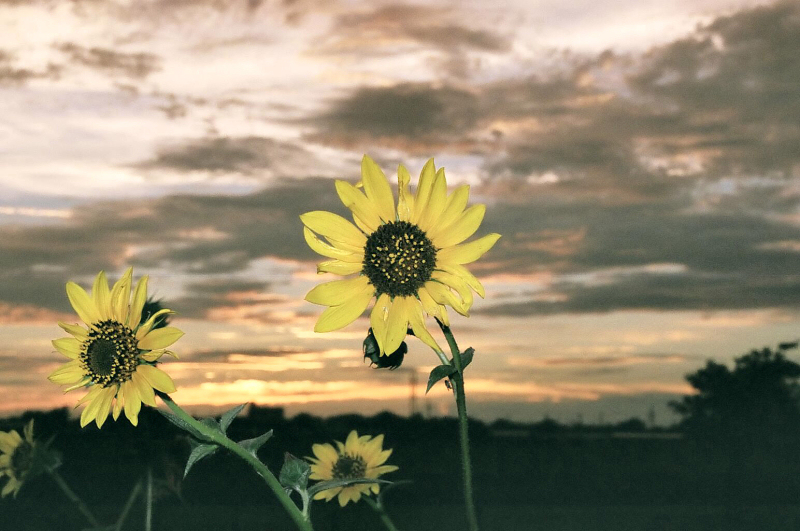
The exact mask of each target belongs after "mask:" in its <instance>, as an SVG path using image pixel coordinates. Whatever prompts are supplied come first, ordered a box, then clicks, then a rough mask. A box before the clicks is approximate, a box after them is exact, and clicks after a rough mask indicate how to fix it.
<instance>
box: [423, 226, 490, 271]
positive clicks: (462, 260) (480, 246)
mask: <svg viewBox="0 0 800 531" xmlns="http://www.w3.org/2000/svg"><path fill="white" fill-rule="evenodd" d="M499 239H500V235H499V234H496V233H493V234H487V235H486V236H484V237H482V238H478V239H477V240H475V241H471V242H469V243H462V244H460V245H456V246H453V247H447V248H446V249H442V250H440V251H439V252H437V253H436V263H441V264H469V263H470V262H474V261H475V260H477V259H478V258H480V257H481V256H483V254H484V253H485V252H486V251H488V250H489V249H491V248H492V246H493V245H494V244H495V243H496V242H497V240H499Z"/></svg>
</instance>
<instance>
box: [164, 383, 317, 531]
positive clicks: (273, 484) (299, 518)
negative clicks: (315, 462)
mask: <svg viewBox="0 0 800 531" xmlns="http://www.w3.org/2000/svg"><path fill="white" fill-rule="evenodd" d="M158 396H159V397H161V400H163V401H164V403H165V404H167V407H169V409H170V410H171V411H172V412H173V413H174V414H175V415H177V416H178V417H180V419H181V420H183V421H184V422H186V423H187V424H188V425H189V426H191V427H192V428H194V429H195V430H197V431H198V432H200V433H201V434H203V436H205V437H206V438H207V439H208V440H209V441H211V442H214V443H215V444H218V445H219V446H222V447H223V448H227V449H228V450H230V451H231V452H233V453H234V454H236V455H237V456H239V457H241V458H242V459H244V460H245V461H246V462H247V464H249V465H250V466H252V467H253V469H254V470H255V471H256V473H257V474H258V475H259V476H261V478H262V479H263V480H264V481H265V482H266V483H267V486H268V487H269V488H270V489H271V490H272V492H273V494H275V496H276V497H277V498H278V501H279V502H280V504H281V505H282V506H283V508H284V509H286V512H288V513H289V516H290V517H291V519H292V521H294V523H295V525H296V526H297V528H298V529H300V530H301V531H313V528H312V527H311V522H310V521H309V520H307V519H306V517H305V516H304V515H303V513H302V512H301V511H300V509H298V508H297V505H295V504H294V502H293V501H292V500H291V498H289V495H288V494H287V493H286V491H285V490H283V487H282V486H281V484H280V482H279V481H278V479H277V478H276V477H275V476H274V475H273V474H272V472H270V470H269V469H268V468H267V467H266V466H265V465H264V463H262V462H261V461H260V460H259V459H258V458H257V457H256V456H255V455H253V454H251V453H250V452H248V451H247V450H245V449H244V448H242V447H241V446H239V445H238V444H236V443H235V442H233V441H232V440H230V439H229V438H227V437H226V436H225V435H223V434H222V433H221V432H219V431H216V430H213V429H211V428H209V427H208V426H206V425H205V424H203V423H202V422H198V421H197V419H195V418H194V417H192V416H191V415H189V414H188V413H186V412H185V411H184V410H183V409H181V407H180V406H179V405H178V404H176V403H175V402H173V401H172V399H171V398H170V397H169V395H168V394H166V393H161V392H158Z"/></svg>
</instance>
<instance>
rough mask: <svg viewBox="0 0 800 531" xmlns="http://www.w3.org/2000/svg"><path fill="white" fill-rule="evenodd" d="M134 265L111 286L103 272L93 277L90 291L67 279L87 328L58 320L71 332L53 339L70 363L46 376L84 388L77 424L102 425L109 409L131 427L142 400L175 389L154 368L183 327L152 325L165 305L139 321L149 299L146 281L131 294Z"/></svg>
mask: <svg viewBox="0 0 800 531" xmlns="http://www.w3.org/2000/svg"><path fill="white" fill-rule="evenodd" d="M132 276H133V270H132V269H131V268H129V269H128V270H127V271H126V272H125V274H124V275H122V278H120V279H119V280H118V281H117V282H116V283H115V284H114V286H113V287H112V288H111V289H109V286H108V281H107V280H106V275H105V273H104V272H102V271H101V272H100V273H99V274H98V275H97V277H96V278H95V280H94V286H93V287H92V293H91V295H89V294H88V293H87V292H86V291H84V289H83V288H82V287H80V286H79V285H78V284H76V283H74V282H67V297H68V298H69V301H70V303H71V304H72V307H73V308H74V309H75V312H76V313H77V314H78V317H80V319H81V320H82V321H83V323H84V324H85V325H86V328H84V327H83V326H80V325H78V324H67V323H58V326H60V327H61V328H62V329H64V330H65V331H66V332H68V333H69V334H70V337H65V338H61V339H56V340H54V341H53V346H54V347H55V348H56V350H57V351H58V352H60V353H61V354H63V355H64V356H66V357H67V358H69V360H70V361H69V362H67V363H66V364H65V365H62V366H61V367H59V368H58V369H56V370H55V371H54V372H53V373H52V374H50V376H49V377H48V378H49V380H50V381H51V382H54V383H57V384H66V385H69V387H68V388H67V389H66V390H67V391H71V390H73V389H78V388H81V387H85V388H88V393H86V395H85V396H84V397H83V398H82V399H81V400H80V401H79V402H78V405H81V404H84V403H85V404H86V407H85V408H84V409H83V412H82V413H81V427H83V426H86V425H87V424H89V423H90V422H92V421H93V420H94V421H95V422H96V424H97V427H98V428H99V427H102V426H103V423H104V422H105V421H106V419H107V418H108V415H109V413H111V415H112V416H113V418H114V420H117V418H118V417H119V414H120V413H121V412H122V410H123V409H124V410H125V416H126V417H128V420H130V422H131V424H133V425H134V426H135V425H137V424H138V422H139V417H138V415H139V411H140V410H141V406H142V404H147V405H149V406H155V405H156V403H155V390H157V391H161V392H164V393H171V392H174V391H175V384H174V383H173V382H172V379H171V378H170V377H169V376H168V375H167V374H166V373H165V372H163V371H162V370H161V369H159V368H158V367H156V365H157V364H158V362H159V359H160V358H161V356H162V355H164V354H170V355H173V356H174V353H172V352H170V351H169V350H166V348H167V347H169V346H170V345H172V344H173V343H175V341H177V340H178V339H179V338H180V337H181V336H182V335H183V332H181V331H180V330H178V329H177V328H175V327H172V326H163V327H160V328H157V327H156V324H158V323H159V322H160V320H161V319H163V316H165V315H168V314H170V313H172V312H171V310H168V309H166V308H163V309H159V310H157V311H155V312H151V313H150V315H149V318H147V319H146V320H144V321H143V320H142V309H143V308H144V307H145V304H146V301H147V280H148V277H147V276H144V277H142V278H141V279H139V281H138V282H137V283H136V286H135V287H134V288H133V295H131V284H132Z"/></svg>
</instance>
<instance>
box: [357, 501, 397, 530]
mask: <svg viewBox="0 0 800 531" xmlns="http://www.w3.org/2000/svg"><path fill="white" fill-rule="evenodd" d="M361 499H363V500H364V501H366V502H367V505H369V506H370V507H372V509H373V510H374V511H375V512H376V513H378V516H379V517H380V518H381V522H383V525H385V526H386V529H388V530H389V531H398V529H397V528H396V527H395V525H394V523H393V522H392V519H391V518H389V514H388V513H387V512H386V510H385V509H384V508H383V504H382V503H381V502H380V500H378V501H376V500H373V499H372V498H371V497H369V496H363V497H362V498H361Z"/></svg>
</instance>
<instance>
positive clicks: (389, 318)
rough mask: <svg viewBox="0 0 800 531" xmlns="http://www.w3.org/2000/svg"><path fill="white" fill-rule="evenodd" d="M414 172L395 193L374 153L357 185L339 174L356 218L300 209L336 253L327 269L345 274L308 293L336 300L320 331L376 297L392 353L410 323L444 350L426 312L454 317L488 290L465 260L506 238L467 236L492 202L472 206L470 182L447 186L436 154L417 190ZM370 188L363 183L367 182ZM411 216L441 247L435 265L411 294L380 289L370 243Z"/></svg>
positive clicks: (382, 340) (382, 341)
mask: <svg viewBox="0 0 800 531" xmlns="http://www.w3.org/2000/svg"><path fill="white" fill-rule="evenodd" d="M410 180H411V178H410V175H409V173H408V170H406V168H404V167H403V166H400V167H399V169H398V196H397V200H396V202H395V198H394V196H393V194H392V190H391V187H390V184H389V181H388V180H387V179H386V176H385V175H384V173H383V171H382V170H381V169H380V167H378V165H377V164H376V163H375V162H374V161H373V160H372V159H370V158H369V157H367V156H364V158H363V160H362V163H361V182H360V183H359V184H358V185H355V186H354V185H352V184H350V183H348V182H346V181H336V191H337V193H338V195H339V198H340V199H341V200H342V202H343V203H344V205H345V206H346V207H347V208H348V209H349V210H350V211H351V212H352V217H353V222H352V223H351V222H350V221H349V220H347V219H345V218H343V217H341V216H339V215H336V214H334V213H331V212H325V211H313V212H308V213H305V214H303V215H301V216H300V219H301V221H302V222H303V224H304V225H305V226H304V229H303V232H304V236H305V240H306V242H307V243H308V245H309V246H310V247H311V249H313V250H314V251H315V252H317V253H318V254H320V255H322V256H325V257H327V258H329V260H326V261H323V262H321V263H319V264H318V266H317V271H318V272H319V273H334V274H337V275H342V276H349V275H357V276H354V277H352V278H346V279H343V280H334V281H331V282H326V283H323V284H320V285H318V286H316V287H315V288H313V289H312V290H311V291H310V292H309V293H308V294H307V295H306V300H307V301H309V302H312V303H314V304H320V305H324V306H328V308H326V309H325V310H324V311H323V312H322V314H321V315H320V317H319V319H318V320H317V323H316V325H315V327H314V330H315V331H316V332H330V331H333V330H338V329H340V328H342V327H344V326H347V325H348V324H350V323H352V322H353V321H355V320H356V319H357V318H358V317H359V316H361V314H362V313H363V312H364V311H365V310H366V309H367V307H368V306H369V304H370V302H371V301H372V300H373V299H375V304H374V306H373V308H372V311H371V313H370V326H371V327H372V330H373V333H374V334H375V338H376V340H377V342H378V345H379V347H380V353H381V354H382V355H383V354H387V353H392V352H394V351H395V350H397V348H398V347H399V346H400V344H401V343H402V341H403V340H404V339H405V337H406V333H407V330H408V328H409V327H410V328H411V329H412V330H413V332H414V335H415V336H417V337H418V338H420V339H421V340H422V341H424V342H425V343H426V344H427V345H429V346H431V347H432V348H434V349H436V350H441V348H440V347H439V346H438V344H437V343H436V340H435V339H434V338H433V337H432V336H431V334H430V332H429V331H428V329H427V327H426V325H425V318H424V316H425V314H427V315H428V316H432V317H435V318H437V319H439V321H441V322H442V323H444V324H445V325H449V318H448V316H447V310H446V306H450V307H451V308H453V309H454V310H455V311H456V312H458V313H459V314H461V315H464V316H468V314H469V310H470V307H471V306H472V303H473V292H474V293H477V294H478V295H479V296H480V297H484V296H485V293H484V288H483V286H482V285H481V283H480V281H478V279H477V278H476V277H475V276H474V275H473V274H472V273H470V272H469V271H468V270H467V268H466V267H464V266H465V264H469V263H471V262H474V261H475V260H477V259H478V258H480V257H481V256H482V255H483V254H484V253H486V252H487V251H488V250H489V249H491V248H492V246H493V245H494V244H495V242H497V240H498V239H499V238H500V235H499V234H494V233H493V234H488V235H486V236H483V237H480V238H477V239H475V240H473V241H470V242H467V243H464V242H465V240H467V239H468V238H469V237H471V236H472V235H473V234H474V233H475V232H476V231H477V229H478V227H479V226H480V224H481V222H482V221H483V217H484V214H485V212H486V207H485V206H484V205H480V204H478V205H473V206H470V207H468V206H467V203H468V200H469V185H462V186H459V187H457V188H455V189H454V190H453V191H452V192H451V193H448V190H447V181H446V179H445V174H444V168H440V169H438V170H437V169H436V167H435V165H434V162H433V159H431V160H429V161H428V162H427V163H426V164H425V166H424V167H423V169H422V172H421V174H420V178H419V184H418V186H417V189H416V191H415V193H413V194H412V193H411V191H410V189H409V184H410ZM362 188H363V191H362V190H361V189H362ZM400 221H402V222H408V223H410V224H412V225H413V226H415V227H416V228H418V229H419V230H420V231H421V232H422V233H424V235H425V236H426V237H427V238H428V240H429V241H430V242H431V243H432V244H433V246H434V248H435V256H436V259H435V267H434V269H433V271H432V274H431V275H430V278H429V279H426V281H425V282H424V283H423V284H421V285H420V286H419V287H418V289H416V292H415V293H413V294H410V295H404V296H391V295H390V294H388V293H380V292H379V291H378V290H377V289H376V286H375V285H374V284H373V283H372V282H371V281H370V279H369V278H368V276H367V275H365V274H364V267H365V265H364V264H365V254H364V252H365V246H366V244H367V240H368V238H369V237H370V235H371V234H374V233H375V231H377V230H378V229H379V228H380V227H381V226H382V225H383V224H386V223H392V222H400Z"/></svg>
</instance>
